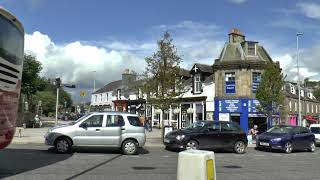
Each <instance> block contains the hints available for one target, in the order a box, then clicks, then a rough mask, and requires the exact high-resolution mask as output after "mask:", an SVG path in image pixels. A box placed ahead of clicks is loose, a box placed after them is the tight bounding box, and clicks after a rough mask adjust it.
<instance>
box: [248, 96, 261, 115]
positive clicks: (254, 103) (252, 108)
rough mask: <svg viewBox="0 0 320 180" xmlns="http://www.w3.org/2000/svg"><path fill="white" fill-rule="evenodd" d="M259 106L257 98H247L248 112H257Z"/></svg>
mask: <svg viewBox="0 0 320 180" xmlns="http://www.w3.org/2000/svg"><path fill="white" fill-rule="evenodd" d="M259 106H260V102H259V101H258V100H257V99H249V100H248V112H249V113H256V112H258V107H259Z"/></svg>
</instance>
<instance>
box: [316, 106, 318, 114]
mask: <svg viewBox="0 0 320 180" xmlns="http://www.w3.org/2000/svg"><path fill="white" fill-rule="evenodd" d="M316 113H318V105H316Z"/></svg>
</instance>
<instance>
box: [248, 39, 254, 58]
mask: <svg viewBox="0 0 320 180" xmlns="http://www.w3.org/2000/svg"><path fill="white" fill-rule="evenodd" d="M248 55H249V56H255V55H256V44H255V43H254V42H248Z"/></svg>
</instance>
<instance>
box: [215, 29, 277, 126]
mask: <svg viewBox="0 0 320 180" xmlns="http://www.w3.org/2000/svg"><path fill="white" fill-rule="evenodd" d="M228 39H229V40H228V42H226V44H225V46H224V48H223V49H222V51H221V53H220V56H219V58H218V59H216V60H215V63H214V65H213V69H214V78H215V80H214V81H215V94H216V97H215V115H214V118H215V120H217V121H218V120H220V121H234V122H237V123H239V124H240V126H241V128H242V129H243V130H244V131H246V132H248V129H249V128H251V127H252V126H253V125H254V124H257V125H258V126H259V127H267V126H268V123H270V122H268V121H267V119H266V116H265V115H264V114H261V113H259V112H258V110H257V107H258V106H259V101H258V100H257V99H256V91H257V88H258V86H259V84H260V81H261V74H262V73H263V70H264V68H265V65H266V63H268V62H272V63H273V60H272V59H271V57H270V56H269V55H268V53H267V51H266V50H265V49H264V48H263V46H261V45H260V44H259V43H258V42H256V41H247V40H246V39H245V36H244V35H243V34H242V33H241V32H240V31H239V30H238V29H232V31H231V32H230V33H229V38H228ZM275 65H276V66H277V67H279V63H278V62H276V63H275ZM269 125H270V124H269Z"/></svg>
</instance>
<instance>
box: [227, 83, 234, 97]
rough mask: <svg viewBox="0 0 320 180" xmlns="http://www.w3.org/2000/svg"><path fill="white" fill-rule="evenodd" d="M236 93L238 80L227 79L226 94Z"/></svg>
mask: <svg viewBox="0 0 320 180" xmlns="http://www.w3.org/2000/svg"><path fill="white" fill-rule="evenodd" d="M235 93H236V82H235V81H226V94H235Z"/></svg>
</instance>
